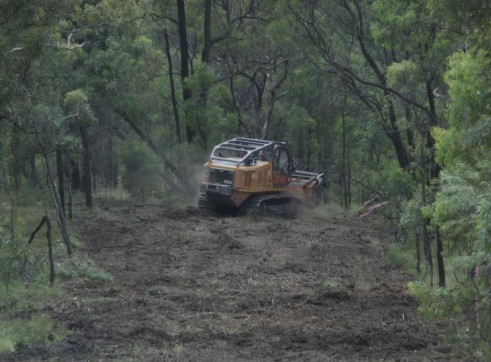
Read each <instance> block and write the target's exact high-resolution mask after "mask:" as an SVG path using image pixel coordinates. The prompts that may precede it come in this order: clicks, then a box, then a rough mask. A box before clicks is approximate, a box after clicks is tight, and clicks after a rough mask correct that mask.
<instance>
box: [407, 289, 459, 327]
mask: <svg viewBox="0 0 491 362" xmlns="http://www.w3.org/2000/svg"><path fill="white" fill-rule="evenodd" d="M408 287H409V291H410V292H411V293H412V294H414V295H415V296H416V297H417V298H418V300H419V302H420V306H419V311H420V312H421V313H422V314H423V315H424V316H426V317H431V318H437V319H442V318H450V317H453V316H456V315H458V314H460V312H461V311H462V309H461V307H460V305H459V304H458V303H457V300H456V299H455V298H454V295H453V294H452V293H451V291H449V290H448V289H446V288H436V289H433V290H432V289H431V288H430V287H428V286H427V285H426V284H424V283H421V282H410V283H409V284H408Z"/></svg>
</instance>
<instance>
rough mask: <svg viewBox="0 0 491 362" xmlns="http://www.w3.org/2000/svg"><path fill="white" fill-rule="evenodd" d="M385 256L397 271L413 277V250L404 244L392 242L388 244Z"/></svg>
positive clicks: (414, 269)
mask: <svg viewBox="0 0 491 362" xmlns="http://www.w3.org/2000/svg"><path fill="white" fill-rule="evenodd" d="M387 256H388V257H389V260H390V262H391V264H392V265H393V266H394V267H396V268H397V269H400V270H403V271H405V272H406V273H409V274H412V275H415V274H416V267H415V258H414V250H413V248H410V247H408V246H407V244H406V245H404V244H401V243H397V242H392V243H390V244H389V249H388V251H387Z"/></svg>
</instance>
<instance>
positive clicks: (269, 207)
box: [238, 195, 299, 218]
mask: <svg viewBox="0 0 491 362" xmlns="http://www.w3.org/2000/svg"><path fill="white" fill-rule="evenodd" d="M291 202H295V203H297V202H298V203H299V201H298V200H297V199H296V198H293V197H285V196H282V195H254V196H251V197H249V198H248V199H247V200H246V201H245V202H244V203H243V204H242V205H240V207H239V210H238V214H239V215H262V216H265V215H270V216H280V217H289V218H293V217H295V216H296V211H298V210H295V208H293V209H292V205H291V204H290V203H291ZM296 206H297V207H299V206H298V205H296Z"/></svg>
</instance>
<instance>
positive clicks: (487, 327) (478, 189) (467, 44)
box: [423, 1, 491, 360]
mask: <svg viewBox="0 0 491 362" xmlns="http://www.w3.org/2000/svg"><path fill="white" fill-rule="evenodd" d="M432 7H433V8H432V9H433V10H434V11H435V12H438V13H439V14H443V16H441V17H440V19H441V20H440V26H441V28H442V29H444V31H446V32H449V33H453V34H455V33H458V34H462V39H461V41H460V42H459V43H458V47H457V48H456V51H455V53H454V54H453V55H452V56H451V57H450V58H449V60H448V62H447V64H448V69H447V71H446V73H445V80H446V83H447V86H448V127H445V128H444V127H439V128H436V129H435V130H434V136H435V139H436V151H437V153H436V156H437V160H438V161H439V164H440V166H441V167H442V169H443V171H442V176H441V186H440V190H439V192H438V194H437V196H436V202H435V206H434V218H435V220H436V222H437V224H438V225H439V226H440V229H441V231H442V234H443V237H444V239H445V241H446V243H447V245H448V251H449V259H450V261H451V264H452V267H453V269H454V273H453V280H452V283H453V284H454V288H453V290H452V291H451V293H448V294H447V295H446V299H445V300H444V303H446V304H450V305H455V306H456V308H454V309H455V310H457V311H458V312H460V313H456V316H457V318H455V315H449V313H448V312H446V313H443V317H450V318H453V319H457V320H458V321H459V322H460V327H461V329H459V330H457V333H458V334H457V337H458V341H459V342H460V344H459V346H460V348H462V347H463V348H467V349H469V351H470V352H471V353H473V355H474V356H476V357H477V358H479V359H482V360H488V359H490V358H491V351H490V349H489V338H490V336H491V314H490V313H489V311H490V310H491V302H490V271H489V263H490V260H491V243H490V242H489V240H490V239H489V236H490V232H491V228H490V226H489V225H490V223H491V217H490V215H491V197H490V195H491V187H490V185H489V178H490V176H491V175H490V171H489V170H490V165H491V142H490V137H489V135H490V131H491V122H490V119H491V118H490V117H491V112H490V107H489V104H490V101H491V93H490V90H489V82H490V76H489V74H491V62H490V60H489V59H490V50H491V49H490V47H489V41H490V40H491V34H490V32H489V19H490V18H491V6H490V5H489V4H488V3H483V2H477V1H469V2H459V1H448V2H445V1H435V2H432ZM469 275H470V276H471V278H470V279H469ZM423 302H424V303H425V306H426V305H427V304H429V303H428V301H426V300H425V299H424V298H423ZM470 305H472V306H473V307H474V308H473V312H472V313H469V306H470ZM431 307H432V308H433V310H434V311H436V312H438V311H439V310H438V308H434V306H431ZM462 331H464V332H463V333H462Z"/></svg>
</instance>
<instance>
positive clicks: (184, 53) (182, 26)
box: [176, 0, 194, 143]
mask: <svg viewBox="0 0 491 362" xmlns="http://www.w3.org/2000/svg"><path fill="white" fill-rule="evenodd" d="M176 1H177V25H178V28H179V49H180V55H181V81H182V99H183V103H184V104H186V101H188V100H189V99H191V90H190V89H189V88H188V87H187V86H186V85H185V80H186V78H187V77H189V50H188V36H187V30H186V9H185V6H184V0H176ZM186 137H187V141H188V143H191V142H192V140H193V137H194V130H193V129H192V128H191V127H190V125H189V124H188V123H186Z"/></svg>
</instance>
